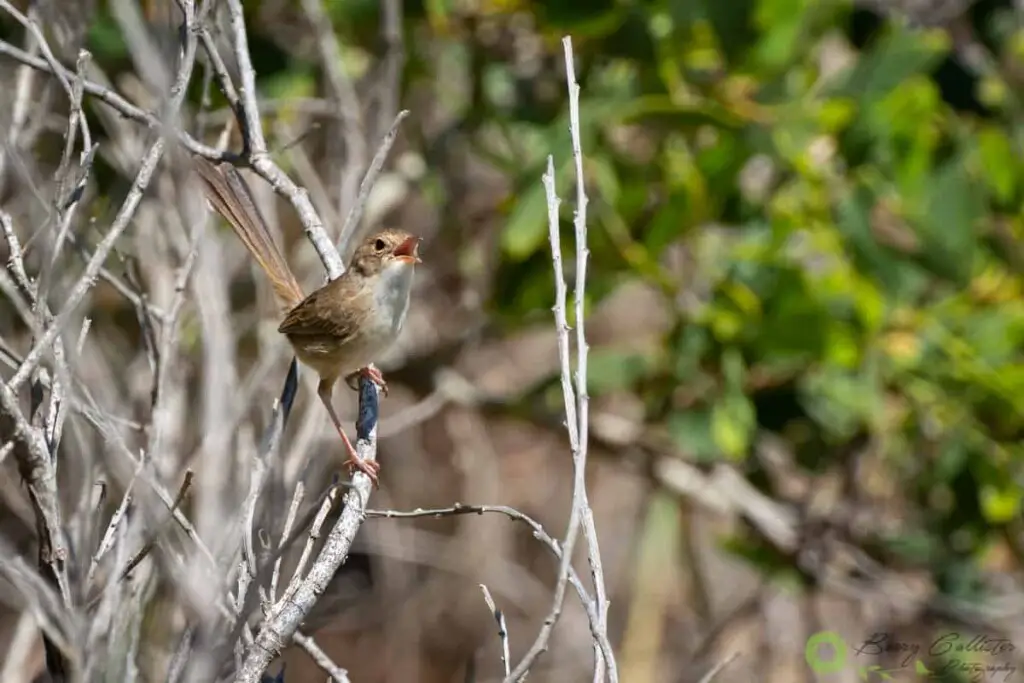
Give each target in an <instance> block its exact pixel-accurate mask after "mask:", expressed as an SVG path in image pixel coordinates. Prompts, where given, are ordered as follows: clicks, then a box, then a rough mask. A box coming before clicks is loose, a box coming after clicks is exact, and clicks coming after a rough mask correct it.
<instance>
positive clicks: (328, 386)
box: [316, 379, 380, 487]
mask: <svg viewBox="0 0 1024 683" xmlns="http://www.w3.org/2000/svg"><path fill="white" fill-rule="evenodd" d="M333 389H334V381H333V380H326V379H321V380H320V384H319V385H317V388H316V394H317V396H319V397H320V400H321V401H322V402H323V404H324V407H325V408H327V413H328V414H329V415H330V416H331V422H333V423H334V427H335V428H336V429H337V430H338V434H339V435H340V436H341V440H342V441H343V442H345V448H346V449H347V450H348V460H346V461H345V467H346V468H348V469H349V471H351V470H352V469H357V470H359V471H360V472H362V473H363V474H365V475H366V476H368V477H369V478H370V481H372V482H373V485H374V487H379V486H380V484H379V482H378V481H377V473H378V472H380V463H379V462H377V461H375V460H364V459H363V458H360V457H359V452H358V451H356V449H355V447H354V446H353V445H352V442H351V441H349V439H348V435H347V434H345V430H344V429H342V427H341V420H339V419H338V414H337V413H336V412H334V406H333V405H332V404H331V394H332V393H333V391H332V390H333Z"/></svg>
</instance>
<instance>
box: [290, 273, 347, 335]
mask: <svg viewBox="0 0 1024 683" xmlns="http://www.w3.org/2000/svg"><path fill="white" fill-rule="evenodd" d="M349 273H351V271H347V272H346V273H345V274H344V275H342V276H341V277H340V278H338V279H336V280H331V281H330V282H328V283H327V284H326V285H324V286H323V287H321V288H320V289H318V290H316V291H315V292H313V293H312V294H310V295H309V296H307V297H306V298H305V299H303V300H302V301H301V302H299V304H298V305H297V306H295V308H293V309H292V310H290V311H289V312H288V314H287V315H286V316H285V318H284V320H283V321H282V322H281V325H280V326H279V327H278V328H277V331H278V332H281V333H283V334H287V335H294V336H307V335H309V336H315V335H324V336H330V337H333V338H335V339H337V340H338V341H339V342H342V343H344V342H345V341H348V340H349V339H351V338H352V337H353V336H355V333H356V331H357V330H358V329H359V325H360V322H361V315H362V314H364V313H365V310H366V309H365V307H364V306H360V305H358V304H359V302H357V301H356V297H357V296H358V295H359V294H360V292H361V291H363V290H362V289H361V288H360V287H359V282H357V281H356V278H354V277H351V276H350V274H349Z"/></svg>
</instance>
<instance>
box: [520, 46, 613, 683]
mask: <svg viewBox="0 0 1024 683" xmlns="http://www.w3.org/2000/svg"><path fill="white" fill-rule="evenodd" d="M562 45H563V47H564V49H565V64H566V79H567V81H568V89H569V124H570V125H569V130H570V134H571V136H572V144H573V157H574V159H575V162H576V213H575V220H574V228H575V236H576V288H575V304H576V306H575V308H576V347H577V348H576V353H577V362H576V382H575V390H574V388H573V381H572V377H571V375H572V371H571V365H570V353H569V324H568V321H567V319H566V310H565V309H566V286H565V276H564V274H563V269H562V253H561V234H560V230H559V212H558V209H559V200H558V195H557V193H556V191H555V169H554V160H553V159H552V157H551V156H548V167H547V171H546V172H545V174H544V178H543V180H544V189H545V192H546V195H547V205H548V234H549V238H550V241H551V258H552V263H553V265H554V271H555V306H554V314H555V327H556V331H557V335H558V355H559V361H560V365H561V379H562V394H563V396H564V398H565V415H566V427H567V429H568V432H569V444H570V447H571V449H572V455H573V475H574V476H573V499H572V509H571V510H570V513H569V522H568V527H567V529H566V532H565V540H564V541H563V542H562V553H563V554H562V561H561V567H560V568H559V572H558V579H557V581H556V583H555V595H554V599H553V600H552V604H551V610H550V612H549V613H548V616H547V618H546V619H545V620H544V623H543V625H542V626H541V629H540V632H539V633H538V634H537V638H536V639H535V640H534V642H533V644H532V645H531V646H530V649H529V650H528V651H527V653H526V655H525V656H524V657H523V659H522V660H521V661H520V662H519V664H518V665H517V666H516V668H515V669H514V670H513V671H512V673H511V675H509V676H507V677H506V679H505V681H506V683H514V682H515V681H519V680H521V679H523V678H524V677H525V676H526V675H527V673H528V672H529V670H530V667H531V666H532V665H533V662H534V661H535V660H536V659H537V657H539V656H540V654H541V653H543V652H544V651H545V650H546V649H547V647H548V642H549V641H550V639H551V634H552V632H553V630H554V627H555V624H556V623H557V622H558V619H559V617H560V616H561V612H562V605H563V602H564V600H565V588H566V583H567V581H568V577H569V570H570V567H571V564H572V552H573V549H574V547H575V543H576V539H577V537H578V535H579V531H580V528H581V526H583V527H584V529H585V532H584V533H585V536H586V540H587V544H588V546H589V548H590V552H589V557H590V564H591V573H592V575H593V577H594V582H595V586H596V591H597V595H598V599H597V603H598V604H597V607H596V610H595V611H596V612H597V615H598V620H597V624H596V633H594V634H593V635H594V639H595V643H594V650H595V652H594V657H595V662H594V669H595V670H594V680H595V681H598V682H599V681H602V680H603V674H604V671H605V669H606V670H607V672H608V674H609V678H610V679H611V681H612V683H617V681H618V672H617V670H616V666H615V660H614V655H613V653H612V650H611V647H610V646H609V645H608V642H607V641H608V636H607V627H606V625H605V618H604V616H603V615H604V612H605V610H606V603H607V599H606V598H605V597H604V595H605V593H604V591H605V588H604V576H603V571H602V569H601V560H600V553H599V550H598V546H597V534H596V530H595V529H594V524H593V513H592V512H591V510H590V505H589V503H588V501H587V491H586V465H587V441H588V432H589V429H588V405H589V404H588V401H589V399H588V397H587V341H586V335H585V332H584V294H585V288H586V272H587V271H586V264H587V257H588V255H589V250H588V249H587V225H586V216H587V214H586V208H587V195H586V187H585V178H584V175H583V154H582V151H581V149H580V135H579V128H580V124H579V85H578V84H577V83H576V76H575V67H574V64H573V54H572V41H571V39H570V38H569V37H565V38H563V40H562Z"/></svg>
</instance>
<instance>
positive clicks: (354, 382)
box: [345, 365, 388, 396]
mask: <svg viewBox="0 0 1024 683" xmlns="http://www.w3.org/2000/svg"><path fill="white" fill-rule="evenodd" d="M361 377H365V378H366V379H368V380H370V381H371V382H373V383H374V384H376V385H377V386H378V387H380V392H381V393H382V394H384V395H385V396H387V395H388V383H387V382H385V381H384V375H383V374H382V373H381V371H380V370H378V369H377V368H375V367H373V366H372V365H367V366H366V367H365V368H360V369H359V370H357V371H355V372H353V373H352V374H351V375H349V376H348V377H346V378H345V382H346V383H347V384H348V385H349V387H351V388H352V389H353V390H354V391H359V378H361Z"/></svg>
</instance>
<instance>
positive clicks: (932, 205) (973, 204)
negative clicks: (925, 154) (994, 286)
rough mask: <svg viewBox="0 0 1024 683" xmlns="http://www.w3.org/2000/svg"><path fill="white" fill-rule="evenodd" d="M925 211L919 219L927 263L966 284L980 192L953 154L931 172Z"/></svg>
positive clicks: (980, 208)
mask: <svg viewBox="0 0 1024 683" xmlns="http://www.w3.org/2000/svg"><path fill="white" fill-rule="evenodd" d="M929 187H930V191H929V193H928V199H927V213H926V215H925V218H924V220H923V221H921V223H920V227H921V232H922V235H923V236H924V238H925V256H926V260H927V262H928V265H929V266H931V267H932V268H933V269H934V270H935V271H936V272H938V273H939V274H940V275H944V276H946V277H949V278H951V279H953V280H955V281H956V282H958V283H960V284H963V285H966V283H967V280H968V278H969V277H970V273H971V270H972V268H973V265H974V254H975V240H976V235H977V231H976V223H977V222H978V220H979V219H980V218H981V217H982V216H983V215H984V212H985V206H984V204H983V202H982V197H983V193H981V192H979V189H980V188H978V187H977V186H976V185H975V183H974V182H973V181H972V179H971V178H970V176H969V175H968V173H967V169H966V168H965V165H964V162H963V160H962V159H960V158H954V159H952V160H950V161H949V162H947V163H946V164H944V165H943V166H942V167H941V168H940V169H939V170H938V171H937V172H935V174H934V175H933V176H932V181H931V183H930V186H929Z"/></svg>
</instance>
